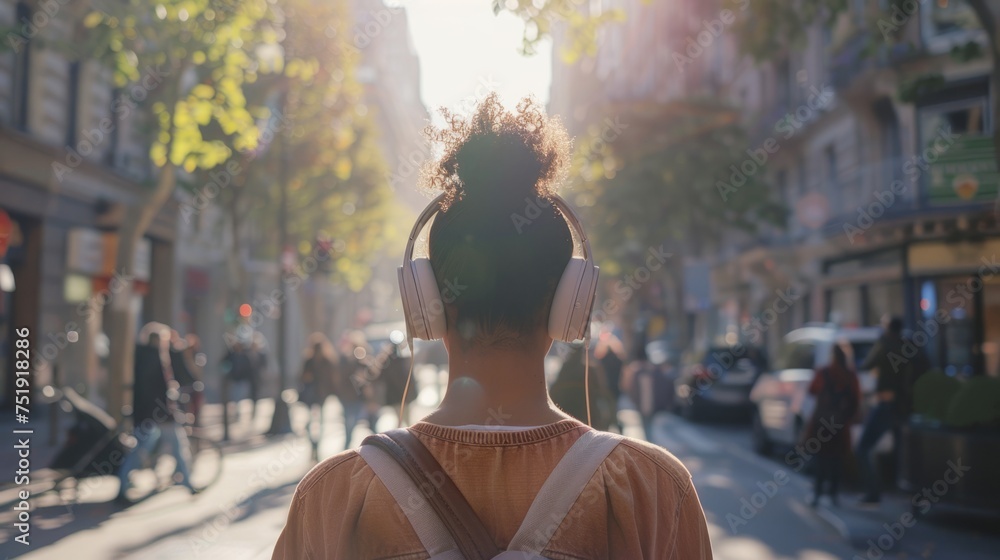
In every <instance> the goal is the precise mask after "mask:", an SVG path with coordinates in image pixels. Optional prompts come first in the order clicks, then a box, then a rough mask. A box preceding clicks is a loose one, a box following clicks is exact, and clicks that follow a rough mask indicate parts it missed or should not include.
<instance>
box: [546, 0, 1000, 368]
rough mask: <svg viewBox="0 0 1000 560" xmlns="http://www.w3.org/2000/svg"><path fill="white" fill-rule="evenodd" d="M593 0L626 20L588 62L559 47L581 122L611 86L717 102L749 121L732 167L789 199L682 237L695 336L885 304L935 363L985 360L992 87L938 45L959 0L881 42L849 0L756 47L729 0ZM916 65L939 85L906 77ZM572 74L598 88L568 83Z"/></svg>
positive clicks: (964, 19)
mask: <svg viewBox="0 0 1000 560" xmlns="http://www.w3.org/2000/svg"><path fill="white" fill-rule="evenodd" d="M599 4H600V5H601V7H602V9H611V8H618V9H622V10H624V12H625V13H626V21H625V22H624V23H622V24H620V25H612V26H609V29H608V30H607V31H606V33H605V35H604V36H603V38H602V40H603V42H602V43H601V45H600V47H601V48H600V50H599V55H598V58H597V60H596V61H590V62H588V63H587V64H588V65H589V66H583V65H582V64H576V65H575V67H572V66H571V65H566V64H562V63H561V62H558V61H557V62H556V63H555V68H554V71H553V80H554V83H553V94H552V100H553V101H552V103H553V105H552V110H553V111H554V112H558V113H561V114H563V115H566V119H567V121H568V122H571V123H574V122H581V123H585V122H586V121H587V117H588V114H589V109H590V108H591V107H593V106H595V105H599V104H600V103H607V102H609V101H615V100H620V99H623V98H626V99H627V98H638V99H646V100H649V101H654V102H658V103H669V102H670V101H671V100H676V99H680V98H684V97H687V96H698V95H710V96H715V97H719V98H722V99H724V100H727V101H728V102H729V103H730V104H731V105H732V106H734V107H736V108H738V110H739V111H740V113H741V115H742V117H743V122H744V126H745V128H746V130H747V131H748V133H749V142H748V145H747V150H746V152H745V154H746V158H745V159H744V160H742V161H734V162H733V164H734V175H738V173H737V172H736V171H735V170H742V171H741V172H742V173H754V174H756V173H760V174H762V176H764V177H765V178H766V179H767V181H768V182H769V184H770V185H771V188H772V189H774V192H775V194H776V195H778V196H779V197H780V198H781V199H782V200H783V201H784V202H785V204H786V206H787V209H788V211H789V215H788V222H787V226H786V227H785V228H770V227H764V228H761V230H760V231H758V232H756V233H754V234H752V235H751V234H747V233H741V232H730V233H728V234H727V235H726V239H725V242H724V243H721V244H719V245H718V246H715V247H704V248H702V250H700V251H691V252H688V254H687V256H686V257H685V259H686V262H685V268H686V274H685V279H686V281H685V286H684V288H685V289H686V291H689V292H692V293H694V294H695V295H694V296H693V297H687V298H685V301H687V302H689V303H688V305H687V306H686V309H685V311H686V312H687V314H688V320H687V321H686V322H685V323H686V325H687V326H688V328H690V329H691V330H692V333H691V337H690V340H692V343H693V344H695V345H700V346H707V345H709V344H719V343H725V342H726V341H727V340H728V341H731V340H734V339H742V340H743V341H744V342H747V341H748V340H747V339H748V338H749V339H751V340H749V342H753V343H757V344H761V345H763V346H766V347H767V349H768V350H769V351H770V352H771V353H772V355H773V353H774V352H777V351H778V350H779V347H780V342H781V337H782V336H783V335H784V334H785V333H786V332H788V331H789V330H791V329H793V328H796V327H798V326H801V325H802V324H804V323H806V322H817V321H822V322H828V321H832V322H836V323H839V324H841V325H844V326H868V325H877V324H878V322H879V320H880V318H881V317H882V316H883V315H884V314H887V313H888V314H892V315H898V316H901V317H903V318H904V320H905V322H906V324H907V327H908V328H910V329H912V330H914V331H915V333H916V332H917V331H919V332H923V334H922V335H916V334H915V336H917V337H918V338H920V339H921V340H926V342H925V343H924V347H925V349H926V350H927V352H928V353H929V354H930V355H931V357H932V360H933V361H934V363H935V364H936V365H938V366H940V367H942V368H944V369H946V370H947V371H950V372H955V373H962V372H965V373H980V372H986V373H989V374H991V375H997V374H998V368H1000V355H998V353H997V352H998V349H997V343H998V342H1000V338H998V337H1000V323H998V319H1000V310H998V308H997V300H1000V288H998V287H997V284H996V281H995V280H993V276H994V269H993V266H994V260H993V252H994V251H995V247H996V237H997V235H998V234H1000V230H998V229H997V222H996V218H995V215H994V206H995V203H996V199H997V184H998V176H997V170H996V161H995V157H994V155H993V144H992V131H993V126H994V124H993V116H992V115H991V111H990V108H991V102H990V100H991V96H993V95H997V92H991V91H990V88H989V77H990V71H991V64H990V61H989V60H988V59H985V58H980V59H973V60H969V61H965V62H962V61H958V60H956V59H955V58H954V57H952V56H950V55H949V51H950V50H951V49H952V47H954V46H959V45H964V44H966V43H967V42H968V41H970V40H973V41H981V40H983V34H982V32H981V31H980V30H979V29H978V28H977V25H976V20H975V17H973V14H972V13H971V11H970V9H969V7H968V6H967V5H966V4H965V3H964V2H950V3H947V5H944V6H942V5H941V3H932V2H924V3H920V6H919V9H918V10H917V11H916V12H915V13H913V14H911V17H908V18H906V20H905V21H904V22H901V23H900V22H896V23H894V24H893V25H892V26H891V28H892V31H891V34H892V36H891V37H890V38H891V39H892V40H890V41H887V40H886V37H883V36H882V35H881V31H880V30H883V29H887V28H886V26H885V25H884V23H885V22H882V23H883V25H880V22H879V18H880V17H884V16H881V15H880V14H879V13H877V12H875V11H873V10H874V9H875V8H877V6H876V5H874V4H869V3H863V2H853V3H850V8H849V10H848V11H847V12H846V13H844V14H841V16H840V17H839V19H838V20H837V22H836V24H835V25H827V26H820V25H815V26H813V27H812V28H810V29H808V30H807V31H806V36H807V40H806V41H805V44H804V45H803V46H802V47H801V48H796V49H793V50H789V51H788V52H786V53H783V54H782V53H777V54H776V56H773V57H771V58H769V59H768V60H767V61H763V62H762V61H757V60H755V59H753V58H751V57H749V56H748V55H746V54H745V49H742V48H741V46H740V45H739V43H738V34H737V33H735V32H730V30H729V29H728V25H730V22H732V21H733V19H732V18H730V15H732V16H735V17H741V14H739V13H738V12H739V4H738V3H737V4H735V5H734V6H733V7H731V10H730V12H731V14H724V13H723V10H722V9H721V8H720V7H718V6H711V7H709V8H708V9H707V11H706V7H705V6H701V5H698V4H696V3H691V2H684V1H680V0H677V1H671V2H657V3H653V4H645V3H642V2H633V1H631V0H619V1H615V0H607V1H605V2H603V3H599ZM588 9H594V8H593V6H589V7H588ZM716 20H718V22H716ZM706 22H709V23H706ZM713 22H716V23H718V25H716V23H713ZM713 26H714V27H713ZM715 27H717V28H718V29H717V31H718V32H717V33H712V32H711V29H710V28H713V29H714V28H715ZM873 45H874V47H875V48H874V49H872V48H871V47H872V46H873ZM873 53H874V54H873ZM929 75H936V76H939V80H938V82H939V83H937V84H936V87H934V88H928V89H925V90H923V91H920V90H916V89H915V88H912V87H910V88H908V87H907V86H908V84H912V83H915V82H916V80H918V79H919V78H921V77H926V76H929ZM586 83H589V84H590V85H593V84H597V85H598V87H597V88H595V92H596V93H595V92H591V93H583V94H579V93H578V91H579V90H580V89H585V88H581V87H580V86H581V85H583V84H586ZM581 129H582V127H580V126H578V127H577V130H581ZM733 180H734V181H738V180H739V177H733ZM737 196H738V194H737ZM719 204H720V205H722V204H725V201H724V200H723V199H722V198H721V197H720V200H719ZM703 286H708V288H707V290H706V289H703V288H702V287H703ZM706 292H707V293H706ZM706 300H707V301H706Z"/></svg>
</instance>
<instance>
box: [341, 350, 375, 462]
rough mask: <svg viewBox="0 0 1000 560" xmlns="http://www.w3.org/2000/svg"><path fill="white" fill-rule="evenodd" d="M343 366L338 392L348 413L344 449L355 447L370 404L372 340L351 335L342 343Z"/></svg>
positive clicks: (345, 415) (345, 413) (345, 420)
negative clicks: (353, 443) (353, 438)
mask: <svg viewBox="0 0 1000 560" xmlns="http://www.w3.org/2000/svg"><path fill="white" fill-rule="evenodd" d="M340 350H341V351H340V363H339V367H338V368H337V374H336V377H335V381H334V392H335V394H336V395H337V400H339V401H340V406H341V408H343V410H344V449H345V450H347V449H350V447H351V435H352V434H353V433H354V427H355V426H357V425H358V421H359V420H361V416H362V414H363V413H364V412H365V409H366V407H367V405H368V401H369V394H368V391H369V385H368V376H369V373H368V367H367V365H366V363H367V358H368V353H369V348H368V340H367V339H366V338H365V335H364V333H362V332H361V331H349V332H346V333H344V335H343V337H341V339H340Z"/></svg>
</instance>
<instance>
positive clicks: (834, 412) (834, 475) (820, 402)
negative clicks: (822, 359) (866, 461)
mask: <svg viewBox="0 0 1000 560" xmlns="http://www.w3.org/2000/svg"><path fill="white" fill-rule="evenodd" d="M850 355H851V346H850V343H848V342H847V341H843V340H842V341H838V342H837V344H836V345H835V346H834V347H833V360H832V361H831V363H830V365H828V366H825V367H822V368H820V369H818V370H817V371H816V375H814V376H813V380H812V384H811V385H810V386H809V394H810V395H815V396H816V408H815V409H814V410H813V415H812V419H811V420H810V422H809V426H808V428H807V429H806V431H805V439H804V440H803V442H802V447H803V449H804V450H805V451H806V452H807V453H810V454H814V455H815V457H816V477H815V481H814V486H813V499H812V505H813V507H815V506H817V505H819V498H820V496H822V495H823V487H824V483H827V482H828V483H829V487H828V488H829V495H830V500H831V501H832V502H833V504H834V505H838V500H837V489H838V487H839V485H840V473H841V470H842V469H843V464H844V459H845V458H846V457H848V456H850V454H851V425H852V424H853V423H854V419H855V417H856V416H857V413H858V406H859V404H860V403H861V389H860V386H859V385H858V376H857V374H856V373H855V372H854V368H853V367H852V366H851V360H850V359H849V358H848V356H850Z"/></svg>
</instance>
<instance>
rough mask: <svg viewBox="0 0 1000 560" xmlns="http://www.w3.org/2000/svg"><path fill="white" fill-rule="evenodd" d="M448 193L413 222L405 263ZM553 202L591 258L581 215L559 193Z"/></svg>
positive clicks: (411, 257) (404, 254)
mask: <svg viewBox="0 0 1000 560" xmlns="http://www.w3.org/2000/svg"><path fill="white" fill-rule="evenodd" d="M446 196H447V194H445V193H442V194H439V195H437V196H436V197H435V198H434V200H432V201H431V203H430V204H428V205H427V207H426V208H424V210H423V212H421V213H420V216H419V217H417V221H416V223H414V224H413V229H412V230H410V238H409V240H407V242H406V250H405V251H403V264H406V263H407V262H409V261H411V260H413V248H414V245H416V241H417V238H418V237H419V236H420V232H421V231H423V229H424V226H426V225H427V222H429V221H430V220H431V218H433V217H434V215H435V214H437V213H438V212H439V211H440V209H441V202H442V201H443V200H444V199H445V197H446ZM552 202H553V203H554V204H555V205H556V208H558V209H559V212H560V213H561V214H562V215H563V219H565V220H566V224H567V225H568V226H569V227H570V229H571V230H573V231H574V232H576V235H577V236H578V237H579V238H580V246H581V247H582V248H583V258H585V259H587V260H590V259H591V258H592V257H591V255H592V253H591V250H590V240H589V239H587V232H586V231H584V229H583V224H582V223H580V217H579V216H577V215H576V212H574V211H573V208H571V207H570V205H569V204H568V203H567V202H566V200H565V199H563V197H561V196H559V195H558V194H553V195H552Z"/></svg>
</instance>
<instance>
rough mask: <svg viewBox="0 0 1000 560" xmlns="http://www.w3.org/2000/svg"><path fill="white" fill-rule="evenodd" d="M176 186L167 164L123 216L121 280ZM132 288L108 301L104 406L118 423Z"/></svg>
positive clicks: (129, 373)
mask: <svg viewBox="0 0 1000 560" xmlns="http://www.w3.org/2000/svg"><path fill="white" fill-rule="evenodd" d="M176 183H177V169H176V168H175V167H174V165H173V164H171V163H169V162H168V163H167V164H166V165H165V166H164V167H163V168H162V169H161V170H160V176H159V177H158V178H157V182H156V186H155V187H154V189H153V190H152V191H151V192H150V193H148V194H147V195H146V196H144V197H143V198H142V201H141V203H140V205H139V206H138V207H137V208H131V209H130V211H129V212H126V213H125V217H124V218H123V219H122V224H121V227H120V228H119V230H118V254H117V256H116V259H115V271H116V272H117V273H119V274H121V275H122V277H124V278H127V279H131V278H132V275H133V274H134V273H135V250H136V246H137V245H138V243H139V240H140V239H142V237H143V235H145V234H146V230H147V229H149V226H150V225H151V224H152V223H153V219H154V218H155V217H156V215H157V214H158V213H159V211H160V209H161V208H162V207H163V205H164V204H165V203H166V202H167V200H169V199H170V196H171V195H172V194H173V192H174V188H175V186H176ZM134 287H135V282H134V281H133V280H129V281H127V282H123V283H122V285H121V288H120V290H119V291H118V293H116V294H115V297H114V299H113V300H112V301H111V311H110V322H111V324H110V328H109V330H110V331H111V332H110V333H109V338H110V343H111V356H110V366H109V367H110V375H111V383H110V393H111V394H110V395H109V400H108V402H109V408H110V410H109V412H110V413H111V414H112V415H113V416H114V417H115V418H116V419H117V420H119V421H120V420H121V418H122V406H123V405H124V404H125V389H126V387H127V386H129V385H131V382H132V379H133V366H134V356H135V333H136V317H135V315H133V313H132V298H133V296H134V294H135V290H134Z"/></svg>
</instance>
